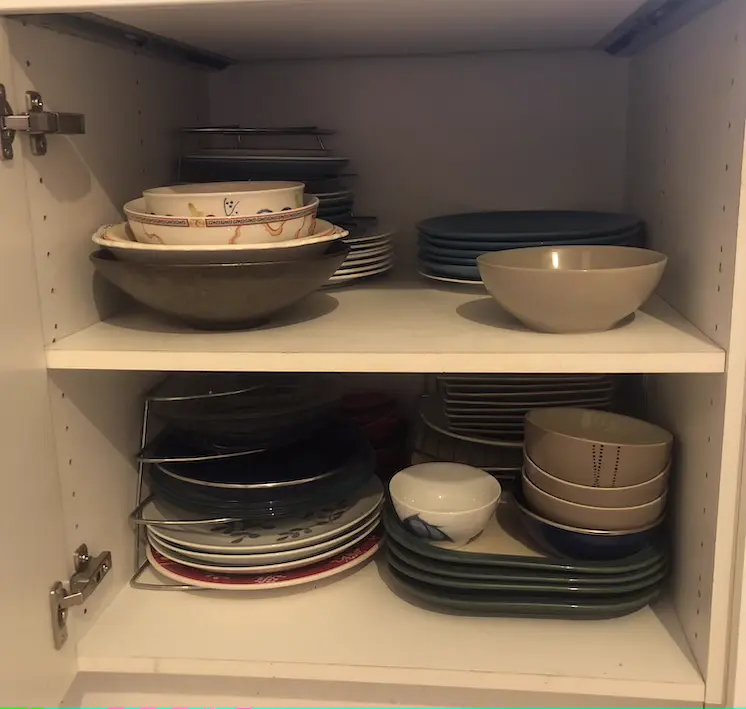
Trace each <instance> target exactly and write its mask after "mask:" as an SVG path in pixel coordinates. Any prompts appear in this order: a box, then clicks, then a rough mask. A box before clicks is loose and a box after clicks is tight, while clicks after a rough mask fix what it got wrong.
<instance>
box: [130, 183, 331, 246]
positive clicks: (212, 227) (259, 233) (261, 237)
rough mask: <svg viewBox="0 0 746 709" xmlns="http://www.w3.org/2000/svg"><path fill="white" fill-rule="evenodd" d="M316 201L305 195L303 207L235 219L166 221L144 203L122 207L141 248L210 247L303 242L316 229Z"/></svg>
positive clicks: (142, 200) (186, 218)
mask: <svg viewBox="0 0 746 709" xmlns="http://www.w3.org/2000/svg"><path fill="white" fill-rule="evenodd" d="M318 208H319V198H318V197H314V196H312V195H306V196H305V198H304V206H303V207H301V208H299V209H288V210H286V211H283V212H271V213H268V214H251V215H248V216H238V217H168V216H164V215H160V214H149V213H148V210H147V207H146V206H145V200H144V199H142V198H140V199H135V200H132V201H131V202H128V203H127V204H125V205H124V214H125V216H126V217H127V221H128V222H129V225H130V228H131V229H132V233H133V234H134V235H135V238H136V239H137V240H138V241H140V242H142V243H144V244H167V245H170V246H175V245H180V246H209V245H212V244H273V243H277V242H280V241H291V240H294V239H303V238H305V237H306V236H308V235H309V234H312V233H313V232H314V231H315V228H316V212H317V211H318Z"/></svg>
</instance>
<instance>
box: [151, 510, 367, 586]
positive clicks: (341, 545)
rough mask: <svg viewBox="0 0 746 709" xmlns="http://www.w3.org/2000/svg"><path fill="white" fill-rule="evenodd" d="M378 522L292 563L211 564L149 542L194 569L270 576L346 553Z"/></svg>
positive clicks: (163, 554)
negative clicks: (332, 545) (328, 547)
mask: <svg viewBox="0 0 746 709" xmlns="http://www.w3.org/2000/svg"><path fill="white" fill-rule="evenodd" d="M378 522H379V520H378V519H374V520H373V521H372V522H370V523H369V524H367V525H366V526H365V527H363V528H362V529H360V528H358V529H357V530H356V531H355V534H354V535H353V536H352V538H351V539H347V540H346V541H344V542H337V546H335V547H332V548H331V549H327V550H326V551H322V552H320V553H318V554H313V553H311V554H307V555H306V556H305V557H303V558H300V559H293V560H292V561H283V562H280V563H278V564H240V565H239V564H226V563H218V564H215V563H212V564H211V563H209V562H205V561H198V560H196V559H192V558H191V557H189V556H187V555H186V554H180V553H179V552H176V551H173V549H170V548H169V547H166V546H165V545H164V544H161V543H160V542H159V541H158V539H157V538H156V537H154V536H152V535H148V542H150V546H151V547H153V549H155V550H156V551H157V552H158V553H159V554H161V556H164V557H165V558H166V559H169V560H170V561H176V562H178V563H179V564H182V565H184V566H189V567H191V568H193V569H201V570H202V571H216V572H217V573H226V572H227V573H231V574H269V573H273V572H275V571H290V570H291V569H299V568H301V567H302V566H310V565H311V564H317V563H319V562H320V561H324V559H328V558H330V557H332V556H335V555H336V554H340V553H342V552H343V551H345V549H349V548H350V547H352V546H355V544H357V543H358V542H360V541H362V540H363V539H365V537H367V536H368V535H369V534H370V533H371V532H372V531H373V530H374V529H375V528H376V527H377V526H378ZM221 559H223V560H227V561H230V560H231V555H230V554H225V555H224V556H222V557H221Z"/></svg>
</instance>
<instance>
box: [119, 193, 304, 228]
mask: <svg viewBox="0 0 746 709" xmlns="http://www.w3.org/2000/svg"><path fill="white" fill-rule="evenodd" d="M318 208H319V198H318V197H315V196H314V195H311V194H305V195H303V206H302V207H297V208H296V209H286V210H284V211H281V212H267V213H266V214H249V215H245V216H238V217H169V216H167V215H165V214H149V213H148V212H146V211H144V210H145V197H138V198H137V199H133V200H131V201H129V202H127V204H125V205H124V213H125V215H126V216H127V220H128V221H133V222H139V223H140V224H152V225H154V226H166V227H199V228H200V229H203V228H205V227H207V228H210V227H233V226H243V225H247V224H267V223H269V222H285V221H289V220H291V219H300V217H306V216H308V215H309V214H316V212H317V211H318Z"/></svg>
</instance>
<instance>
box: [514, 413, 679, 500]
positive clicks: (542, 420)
mask: <svg viewBox="0 0 746 709" xmlns="http://www.w3.org/2000/svg"><path fill="white" fill-rule="evenodd" d="M524 431H525V444H524V445H525V450H526V453H527V454H528V456H529V457H530V458H531V460H532V461H533V462H534V463H536V465H538V466H539V467H540V468H541V469H542V470H550V471H551V474H552V475H553V476H554V477H555V478H560V479H561V480H566V481H567V482H571V483H575V484H576V485H588V486H589V487H613V488H617V487H629V486H630V485H639V484H640V483H644V482H647V481H648V480H650V479H652V478H654V477H656V476H657V475H659V474H660V472H661V471H662V470H663V469H664V468H665V467H666V466H667V465H668V461H669V458H670V456H671V446H672V444H673V436H672V435H671V434H670V433H669V432H668V431H666V430H665V429H663V428H661V427H660V426H655V425H654V424H652V423H648V422H647V421H642V420H640V419H636V418H632V417H630V416H622V415H621V414H615V413H612V412H611V411H597V410H595V409H578V408H570V407H567V408H564V407H563V408H545V409H533V410H532V411H529V412H528V414H526V419H525V429H524Z"/></svg>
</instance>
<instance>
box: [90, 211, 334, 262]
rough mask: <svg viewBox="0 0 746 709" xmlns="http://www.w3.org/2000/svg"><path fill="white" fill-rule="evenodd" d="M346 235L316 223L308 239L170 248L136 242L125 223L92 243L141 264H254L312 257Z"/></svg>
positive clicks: (320, 221) (101, 233) (324, 223)
mask: <svg viewBox="0 0 746 709" xmlns="http://www.w3.org/2000/svg"><path fill="white" fill-rule="evenodd" d="M348 234H349V232H348V231H346V230H345V229H342V227H338V226H334V224H331V223H330V222H327V221H325V220H323V219H317V220H316V231H315V232H314V233H313V234H311V236H306V237H305V238H303V239H294V240H293V241H280V242H279V243H277V244H229V245H224V244H218V245H213V246H179V245H174V246H169V245H167V244H142V243H140V242H139V241H137V240H136V239H135V236H134V234H133V233H132V229H131V228H130V226H129V224H127V222H122V223H121V224H114V225H107V226H103V227H101V228H100V229H99V230H98V231H97V232H96V233H95V234H94V235H93V237H92V241H93V243H94V244H97V245H98V246H104V247H106V248H107V249H111V250H112V251H113V252H114V253H115V254H116V257H117V259H118V260H120V261H138V262H140V263H162V264H165V263H173V264H177V263H253V262H255V261H256V262H259V261H261V262H265V263H266V262H268V261H296V260H299V259H305V258H311V257H314V256H317V255H319V254H320V253H321V252H322V251H325V250H326V249H327V248H328V247H329V245H330V244H331V243H332V242H334V241H338V240H339V239H344V237H346V236H347V235H348Z"/></svg>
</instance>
